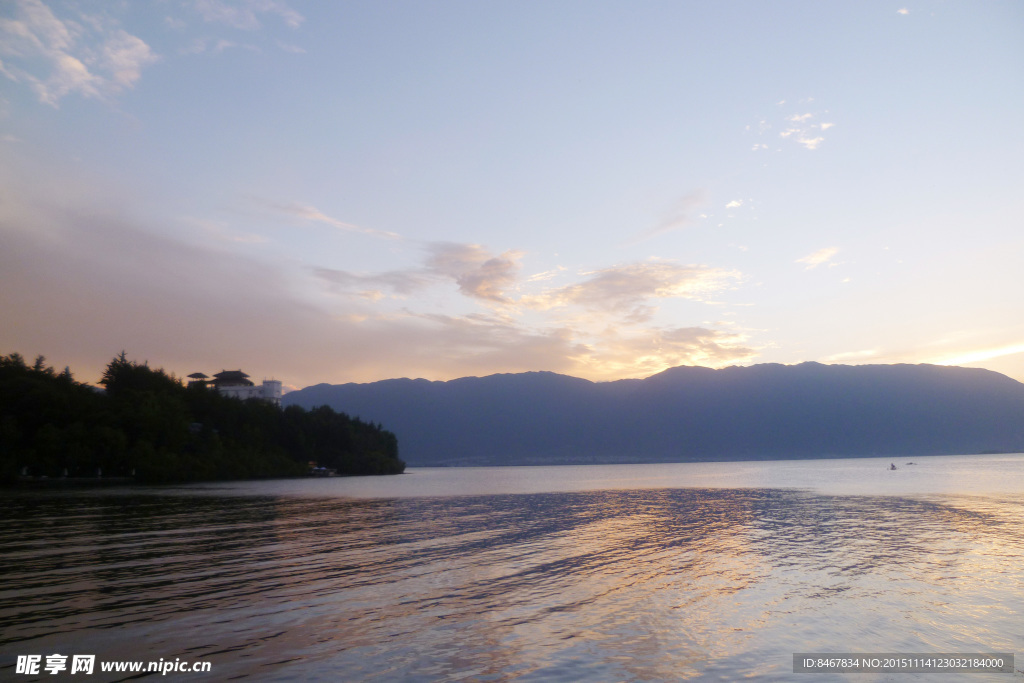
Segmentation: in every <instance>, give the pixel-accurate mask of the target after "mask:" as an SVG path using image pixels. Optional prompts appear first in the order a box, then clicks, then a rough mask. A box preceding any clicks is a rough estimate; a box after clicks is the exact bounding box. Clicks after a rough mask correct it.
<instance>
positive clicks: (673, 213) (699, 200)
mask: <svg viewBox="0 0 1024 683" xmlns="http://www.w3.org/2000/svg"><path fill="white" fill-rule="evenodd" d="M706 202H707V193H706V192H705V191H704V190H694V191H693V192H691V193H689V194H687V195H686V196H684V197H683V198H681V199H680V200H679V201H677V202H676V203H675V204H674V205H672V207H671V208H670V209H669V211H668V212H667V213H666V214H665V216H664V217H663V218H662V219H661V220H660V221H659V222H658V224H657V225H655V226H654V227H653V228H651V229H649V230H647V231H646V232H643V233H640V235H639V236H638V237H636V239H635V240H634V241H633V244H635V243H637V242H642V241H644V240H647V239H650V238H652V237H657V236H658V235H664V234H665V233H669V232H672V231H674V230H681V229H683V228H686V227H689V226H690V225H693V219H692V218H691V217H690V216H691V214H692V213H693V211H694V210H695V209H697V208H698V207H700V206H701V205H703V204H705V203H706Z"/></svg>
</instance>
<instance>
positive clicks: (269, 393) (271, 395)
mask: <svg viewBox="0 0 1024 683" xmlns="http://www.w3.org/2000/svg"><path fill="white" fill-rule="evenodd" d="M189 378H190V379H192V380H193V381H194V382H202V383H203V384H204V385H205V386H209V385H211V384H212V385H213V388H214V389H216V390H217V391H218V392H219V393H220V394H221V396H231V397H233V398H238V399H242V400H243V401H244V400H248V399H251V398H258V399H261V400H263V401H269V402H270V403H273V404H274V405H278V406H279V405H281V395H282V393H283V392H282V387H281V382H280V381H278V380H276V379H265V380H263V384H261V385H259V386H256V385H255V384H253V383H252V382H251V381H249V375H247V374H245V373H244V372H242V371H241V370H222V371H220V372H218V373H217V374H216V375H214V376H213V381H210V382H208V381H207V377H206V375H204V374H203V373H201V372H194V373H192V374H191V375H189ZM190 384H191V382H190Z"/></svg>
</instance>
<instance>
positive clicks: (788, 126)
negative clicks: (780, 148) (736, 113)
mask: <svg viewBox="0 0 1024 683" xmlns="http://www.w3.org/2000/svg"><path fill="white" fill-rule="evenodd" d="M813 101H814V98H813V97H809V98H807V99H806V100H802V101H801V103H803V104H810V103H811V102H813ZM784 103H785V100H783V101H782V102H779V105H782V104H784ZM825 113H827V111H826V112H825ZM818 117H819V113H818V112H813V111H804V112H803V113H794V114H790V115H788V116H786V117H785V118H784V122H783V123H782V125H781V126H780V128H781V129H780V130H779V131H778V137H780V138H782V139H783V140H787V141H789V142H794V143H796V144H798V145H800V146H801V147H803V148H804V149H807V150H812V151H813V150H816V149H818V148H819V147H820V146H821V144H822V143H823V142H825V137H824V136H823V135H822V134H821V133H823V132H824V131H826V130H828V129H830V128H832V127H834V126H835V125H836V124H835V123H834V122H831V121H830V122H822V123H817V122H816V121H817V120H818ZM771 129H773V126H771V125H770V124H768V123H767V122H766V121H764V120H762V121H761V122H760V124H759V125H758V126H757V127H756V133H757V135H759V136H761V135H764V134H765V133H766V132H767V131H769V130H771ZM746 130H747V132H748V133H749V132H755V128H754V127H753V126H749V125H748V126H747V127H746ZM762 149H768V145H767V144H766V143H763V142H756V143H754V145H753V147H752V148H751V150H752V151H754V152H757V151H759V150H762Z"/></svg>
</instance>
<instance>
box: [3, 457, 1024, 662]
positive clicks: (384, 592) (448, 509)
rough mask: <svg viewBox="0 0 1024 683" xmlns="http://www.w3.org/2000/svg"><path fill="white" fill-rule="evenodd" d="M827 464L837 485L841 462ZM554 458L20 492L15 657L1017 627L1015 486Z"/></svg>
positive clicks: (879, 635)
mask: <svg viewBox="0 0 1024 683" xmlns="http://www.w3.org/2000/svg"><path fill="white" fill-rule="evenodd" d="M843 462H845V463H849V462H850V461H842V462H840V461H837V462H836V463H835V464H836V465H837V466H838V467H846V466H851V467H854V468H856V467H858V466H859V465H857V464H854V465H843ZM975 462H977V461H975ZM1015 464H1016V463H1015ZM742 465H743V466H745V467H746V466H749V465H750V464H748V463H743V464H742ZM766 465H767V467H762V471H763V470H772V467H771V466H770V465H771V464H770V463H769V464H766ZM961 465H962V463H961V462H960V461H955V462H954V461H952V460H949V461H947V462H946V466H947V467H951V469H953V470H957V471H959V470H958V468H960V467H961ZM925 466H927V467H931V465H925ZM646 467H652V468H655V471H654V472H651V471H647V472H644V471H641V470H643V468H646ZM661 467H663V466H643V467H635V466H634V470H633V475H634V476H633V479H634V480H635V479H638V478H639V479H648V480H651V479H658V477H659V472H658V470H657V468H661ZM509 469H515V470H520V469H521V468H509ZM544 469H547V470H561V471H562V472H565V473H569V472H570V469H571V468H544ZM584 469H586V468H584ZM778 470H779V471H774V472H771V473H770V476H768V477H767V479H768V480H769V481H774V480H776V479H779V478H784V477H785V476H788V475H787V474H786V472H785V470H786V467H780V468H778ZM445 471H447V472H449V476H455V477H458V476H467V472H466V471H465V470H460V471H451V470H442V473H443V472H445ZM900 473H902V470H901V471H899V472H896V473H893V474H900ZM434 474H435V472H433V471H432V472H430V473H428V476H430V477H433V476H434ZM478 474H479V473H478V472H470V473H469V474H468V476H469V479H470V482H472V481H473V478H474V477H476V476H478ZM503 474H505V475H507V476H508V477H512V476H516V473H508V472H503ZM520 474H521V473H520ZM536 474H537V471H536V470H534V471H532V472H531V473H530V476H531V477H533V476H535V475H536ZM662 474H663V471H662ZM887 474H888V473H887ZM926 474H927V473H926ZM438 476H440V474H438ZM587 476H588V477H589V478H590V479H589V480H592V481H597V480H600V479H601V477H604V476H605V474H602V473H601V472H592V473H591V474H589V475H587ZM688 476H692V475H688ZM744 476H747V475H741V476H740V475H738V478H742V477H744ZM919 476H920V475H919ZM773 477H774V479H773ZM833 477H834V471H832V472H831V473H830V474H828V475H827V476H825V475H823V478H824V482H825V484H826V486H824V487H823V488H827V484H828V483H829V482H831V483H832V484H833V485H835V486H837V488H839V489H843V487H845V486H847V484H845V483H843V482H836V481H835V480H834V478H833ZM544 478H545V481H546V482H547V484H546V485H547V486H548V488H549V489H550V488H554V489H556V490H555V491H549V492H541V493H536V492H522V493H513V492H505V493H502V492H490V493H487V494H486V495H483V494H481V495H462V496H456V495H448V496H445V497H436V496H434V497H431V496H414V497H393V498H349V497H325V496H323V495H316V494H310V491H311V490H322V489H317V487H323V486H324V484H322V483H321V482H312V483H310V482H302V481H300V482H262V483H255V484H231V485H227V486H223V485H222V486H205V487H188V488H184V489H181V488H179V489H173V490H169V489H158V490H152V489H151V490H146V491H145V492H139V491H129V490H125V491H121V492H109V491H108V492H81V493H74V492H67V493H51V494H44V493H26V494H16V495H12V496H10V497H8V498H7V499H6V500H5V502H4V503H3V518H4V519H5V520H7V523H6V524H5V525H4V528H3V531H2V532H0V549H2V554H0V576H2V578H3V584H2V587H0V623H2V624H3V632H2V637H0V644H2V655H3V659H0V665H2V666H3V667H8V665H13V659H14V656H15V655H16V654H26V653H40V654H48V653H51V652H65V651H68V652H77V653H95V654H97V655H98V656H99V657H100V658H108V659H140V660H141V659H145V660H156V659H160V658H161V657H162V658H164V659H169V658H174V657H182V658H188V659H205V660H210V661H211V662H213V666H214V672H215V674H216V675H215V678H216V679H217V680H221V679H226V678H231V677H234V676H253V677H257V678H259V679H261V680H262V679H271V680H311V679H312V680H334V679H336V678H339V677H342V678H345V679H347V680H360V679H363V680H438V679H452V680H460V679H464V680H506V679H512V678H517V679H520V680H583V679H586V680H609V681H614V680H637V681H640V680H643V681H648V680H678V679H685V678H695V679H699V680H723V681H726V680H736V679H738V678H740V677H745V676H761V677H763V679H764V680H791V679H792V678H793V677H794V675H793V674H792V668H791V667H792V653H793V652H798V651H803V652H806V651H834V652H839V651H861V652H869V651H884V652H893V651H903V652H924V651H935V652H938V651H946V652H950V651H960V652H976V651H1005V652H1013V651H1015V650H1021V649H1022V648H1021V647H1020V645H1021V644H1022V643H1024V618H1022V617H1024V569H1022V563H1021V558H1022V557H1024V515H1022V513H1024V493H1022V492H1021V490H1019V489H1018V491H1017V492H1016V493H996V492H991V491H990V492H987V493H985V494H983V495H981V494H979V493H978V491H979V490H982V489H983V488H984V487H983V486H982V485H976V486H973V487H970V486H969V487H968V489H969V490H971V491H972V492H973V493H972V495H949V494H948V493H941V494H939V493H933V492H926V493H914V494H909V493H908V494H904V495H849V494H848V493H843V494H839V493H836V492H828V491H821V490H793V489H783V488H769V487H763V488H731V487H719V488H712V487H700V488H677V487H671V488H633V487H634V486H635V485H636V484H635V481H634V482H626V483H625V484H624V485H623V486H621V487H608V488H602V489H599V490H563V491H558V490H557V489H558V488H559V487H564V488H569V489H571V488H572V486H577V485H579V484H578V482H579V478H578V477H577V478H576V479H575V480H574V481H570V480H563V481H561V482H558V481H555V480H554V479H553V475H552V474H551V473H550V472H548V473H547V474H546V475H545V477H544ZM734 478H737V477H734ZM949 478H950V475H949V473H948V472H947V473H940V474H938V475H935V476H932V477H931V478H930V482H931V483H929V481H927V480H929V477H928V476H923V477H921V480H922V481H926V483H927V484H928V486H932V485H933V482H934V481H938V480H943V481H944V480H948V479H949ZM392 479H404V480H406V481H420V479H419V478H418V475H409V476H408V477H401V478H392ZM349 481H351V480H347V481H345V482H342V483H343V485H344V486H351V484H350V483H349ZM493 481H494V482H497V484H494V485H495V486H497V487H498V488H502V487H504V486H506V485H507V482H506V481H505V480H502V479H501V477H496V478H495V479H494V480H493ZM530 481H536V479H531V480H530ZM659 481H660V480H659ZM1003 481H1004V482H1005V481H1006V478H1004V479H1003ZM333 483H334V482H328V484H333ZM356 483H359V482H356ZM363 483H364V484H365V485H366V486H368V487H369V488H370V489H373V487H374V486H377V485H378V484H377V483H375V482H370V481H367V480H364V481H363ZM819 483H820V482H819ZM975 483H977V482H976V481H975ZM389 485H393V484H389ZM401 485H403V486H404V485H406V484H404V483H403V484H401ZM532 485H533V484H529V483H528V486H527V489H529V486H532ZM1003 485H1005V484H1003ZM275 486H277V487H278V488H279V489H280V491H279V492H278V494H277V495H273V494H272V492H273V491H274V488H275ZM304 487H305V488H304ZM470 488H472V486H470ZM246 490H248V491H249V492H250V493H249V495H245V491H246ZM296 491H298V492H299V493H301V494H304V495H295V494H296ZM253 493H256V494H258V495H252V494H253ZM1018 668H1024V667H1020V666H1019V665H1018ZM97 678H99V677H97ZM914 678H915V677H914V676H912V675H908V676H907V677H906V678H901V680H914ZM988 678H990V679H992V680H995V679H996V677H988ZM986 679H987V677H986V676H984V675H977V674H975V675H972V677H971V680H986ZM1006 679H1007V677H1006V676H1005V675H1003V676H999V677H998V680H1006ZM26 680H28V679H27V678H26ZM807 680H810V678H808V679H807ZM814 680H822V678H821V677H818V676H815V677H814ZM835 680H847V677H844V676H838V675H837V676H836V677H835ZM857 680H858V681H861V680H863V681H870V680H887V679H886V678H885V677H882V676H879V677H872V676H871V675H860V676H858V678H857ZM927 680H929V681H933V680H943V677H941V676H934V675H929V676H928V677H927ZM948 680H955V678H952V677H951V678H949V679H948Z"/></svg>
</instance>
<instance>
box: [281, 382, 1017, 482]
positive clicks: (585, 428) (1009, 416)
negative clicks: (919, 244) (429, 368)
mask: <svg viewBox="0 0 1024 683" xmlns="http://www.w3.org/2000/svg"><path fill="white" fill-rule="evenodd" d="M284 402H285V404H296V405H301V406H304V407H306V408H310V407H313V406H317V405H329V406H331V407H332V408H334V409H335V410H341V411H344V412H346V413H349V414H351V415H358V416H359V417H361V418H362V419H364V420H369V421H372V422H380V423H382V424H383V425H384V426H385V427H386V428H387V429H388V430H390V431H392V432H394V433H395V434H396V435H397V437H398V441H399V448H400V452H401V456H402V458H403V459H404V460H405V461H406V462H408V463H409V464H411V465H439V464H476V465H485V464H504V465H512V464H542V463H546V464H555V463H583V462H677V461H678V462H685V461H694V460H729V459H782V458H820V457H854V456H872V455H875V456H893V457H902V456H913V455H939V454H960V453H978V452H983V451H1006V452H1016V451H1024V384H1021V383H1020V382H1017V381H1015V380H1013V379H1010V378H1009V377H1006V376H1005V375H1001V374H999V373H996V372H991V371H989V370H981V369H974V368H959V367H945V366H935V365H822V364H820V363H802V364H800V365H779V364H763V365H753V366H748V367H729V368H723V369H720V370H713V369H710V368H703V367H690V366H680V367H675V368H669V369H668V370H665V371H664V372H660V373H658V374H656V375H652V376H651V377H648V378H646V379H643V380H636V379H631V380H619V381H615V382H591V381H589V380H585V379H579V378H576V377H569V376H566V375H560V374H557V373H552V372H527V373H518V374H500V375H490V376H487V377H464V378H461V379H456V380H450V381H447V382H433V381H428V380H422V379H418V380H412V379H392V380H384V381H381V382H373V383H369V384H340V385H328V384H318V385H316V386H312V387H308V388H306V389H302V390H300V391H296V392H292V393H290V394H287V395H286V396H285V398H284Z"/></svg>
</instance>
